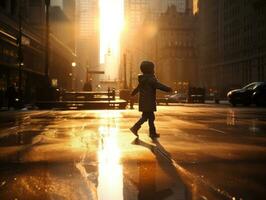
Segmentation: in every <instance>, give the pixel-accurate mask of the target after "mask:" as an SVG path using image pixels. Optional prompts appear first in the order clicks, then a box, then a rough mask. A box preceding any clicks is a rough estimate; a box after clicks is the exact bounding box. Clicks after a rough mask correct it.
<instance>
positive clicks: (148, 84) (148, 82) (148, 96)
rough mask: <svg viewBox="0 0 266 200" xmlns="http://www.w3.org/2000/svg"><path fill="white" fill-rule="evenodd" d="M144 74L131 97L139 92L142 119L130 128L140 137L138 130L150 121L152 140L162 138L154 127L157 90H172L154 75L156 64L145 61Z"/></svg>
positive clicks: (143, 64)
mask: <svg viewBox="0 0 266 200" xmlns="http://www.w3.org/2000/svg"><path fill="white" fill-rule="evenodd" d="M140 70H141V72H142V73H143V74H142V75H139V77H138V81H139V84H138V86H137V87H136V88H135V89H134V90H133V92H132V94H131V96H135V95H136V94H137V93H138V92H139V111H141V112H142V116H141V118H140V119H139V120H138V121H137V123H136V124H135V125H134V126H133V127H132V128H130V130H131V132H132V133H133V134H134V135H136V136H137V137H138V130H139V129H140V127H141V125H142V124H143V123H144V122H145V121H147V120H148V121H149V129H150V130H149V131H150V134H149V136H150V137H151V138H157V137H160V135H159V134H158V133H156V129H155V125H154V120H155V116H154V112H155V111H156V89H159V90H162V91H165V92H171V91H172V89H171V88H170V87H167V86H165V85H163V84H162V83H160V82H159V81H158V80H157V79H156V77H155V75H154V64H153V63H152V62H150V61H143V62H142V63H141V65H140Z"/></svg>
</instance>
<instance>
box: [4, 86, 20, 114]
mask: <svg viewBox="0 0 266 200" xmlns="http://www.w3.org/2000/svg"><path fill="white" fill-rule="evenodd" d="M6 98H7V108H8V110H9V109H10V108H11V107H13V108H15V104H16V98H18V92H17V88H16V83H12V84H11V85H10V86H9V87H8V88H7V90H6Z"/></svg>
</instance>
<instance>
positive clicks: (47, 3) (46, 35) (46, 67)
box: [44, 0, 50, 78]
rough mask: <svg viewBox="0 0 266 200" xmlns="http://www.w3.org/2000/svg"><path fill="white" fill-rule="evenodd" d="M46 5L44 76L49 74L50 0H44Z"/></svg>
mask: <svg viewBox="0 0 266 200" xmlns="http://www.w3.org/2000/svg"><path fill="white" fill-rule="evenodd" d="M45 6H46V32H45V70H44V74H45V76H46V78H48V75H49V48H50V43H49V33H50V24H49V7H50V0H45Z"/></svg>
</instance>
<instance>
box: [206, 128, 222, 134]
mask: <svg viewBox="0 0 266 200" xmlns="http://www.w3.org/2000/svg"><path fill="white" fill-rule="evenodd" d="M209 130H211V131H215V132H218V133H222V134H226V132H224V131H221V130H219V129H216V128H209Z"/></svg>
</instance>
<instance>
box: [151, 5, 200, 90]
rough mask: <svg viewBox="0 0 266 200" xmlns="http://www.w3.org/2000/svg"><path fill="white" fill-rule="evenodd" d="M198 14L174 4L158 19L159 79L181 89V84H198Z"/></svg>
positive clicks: (156, 53) (157, 55) (156, 58)
mask: <svg viewBox="0 0 266 200" xmlns="http://www.w3.org/2000/svg"><path fill="white" fill-rule="evenodd" d="M196 23H197V17H196V16H194V15H192V13H191V12H186V13H179V12H177V10H176V7H175V6H171V7H169V8H168V10H167V11H166V12H165V13H163V14H162V15H161V16H160V18H159V26H158V33H157V36H156V46H155V48H154V49H156V50H157V52H155V56H156V57H155V61H156V62H157V65H158V69H157V75H158V76H159V78H160V79H161V80H162V81H163V82H165V83H167V84H169V85H170V86H171V87H173V88H174V89H175V90H178V87H179V85H180V84H181V83H182V84H183V83H186V84H190V85H193V86H197V85H198V58H197V42H196V39H197V35H196V34H197V26H196Z"/></svg>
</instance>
